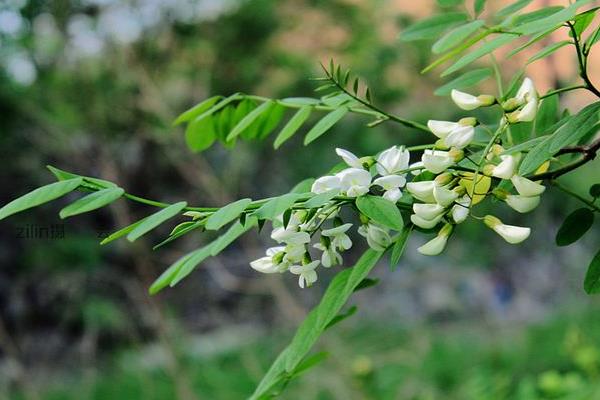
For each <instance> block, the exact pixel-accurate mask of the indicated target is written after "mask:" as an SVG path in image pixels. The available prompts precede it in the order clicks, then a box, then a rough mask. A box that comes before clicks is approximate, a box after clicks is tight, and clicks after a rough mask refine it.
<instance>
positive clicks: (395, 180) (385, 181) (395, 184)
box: [373, 175, 406, 190]
mask: <svg viewBox="0 0 600 400" xmlns="http://www.w3.org/2000/svg"><path fill="white" fill-rule="evenodd" d="M405 184H406V178H405V177H404V176H400V175H387V176H382V177H379V178H377V179H375V180H374V181H373V185H377V186H381V187H382V188H384V189H385V190H392V189H396V188H399V187H402V186H404V185H405Z"/></svg>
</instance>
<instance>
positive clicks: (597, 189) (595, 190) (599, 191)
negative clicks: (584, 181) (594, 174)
mask: <svg viewBox="0 0 600 400" xmlns="http://www.w3.org/2000/svg"><path fill="white" fill-rule="evenodd" d="M590 196H592V197H593V198H594V199H596V198H598V197H600V183H594V184H593V185H592V186H590Z"/></svg>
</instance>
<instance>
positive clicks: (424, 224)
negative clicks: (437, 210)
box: [410, 214, 444, 229]
mask: <svg viewBox="0 0 600 400" xmlns="http://www.w3.org/2000/svg"><path fill="white" fill-rule="evenodd" d="M443 216H444V215H443V214H440V215H438V216H437V217H435V218H433V219H431V220H429V219H425V218H423V217H420V216H418V215H417V214H413V215H411V216H410V221H411V222H412V223H413V224H415V225H416V226H418V227H419V228H423V229H431V228H433V227H434V226H436V225H437V224H438V223H439V222H440V221H441V220H442V217H443Z"/></svg>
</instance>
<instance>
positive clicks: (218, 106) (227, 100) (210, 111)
mask: <svg viewBox="0 0 600 400" xmlns="http://www.w3.org/2000/svg"><path fill="white" fill-rule="evenodd" d="M241 98H243V96H242V94H241V93H234V94H232V95H231V96H229V97H226V98H224V99H223V100H221V101H219V102H218V103H217V104H215V105H213V106H212V107H210V108H209V109H208V110H206V111H204V112H203V113H202V114H200V115H198V116H197V117H196V118H194V119H193V120H194V121H195V120H201V119H204V118H207V117H210V116H211V115H213V114H214V113H216V112H217V111H219V110H221V109H223V108H225V107H227V106H228V105H229V104H231V103H232V102H234V101H237V100H240V99H241Z"/></svg>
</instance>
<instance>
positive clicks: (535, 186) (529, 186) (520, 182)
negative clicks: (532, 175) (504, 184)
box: [510, 175, 546, 196]
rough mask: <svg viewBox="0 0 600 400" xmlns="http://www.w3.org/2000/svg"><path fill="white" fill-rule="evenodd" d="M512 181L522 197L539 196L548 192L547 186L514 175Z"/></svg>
mask: <svg viewBox="0 0 600 400" xmlns="http://www.w3.org/2000/svg"><path fill="white" fill-rule="evenodd" d="M510 181H511V182H512V184H513V186H514V187H515V189H517V192H519V194H520V195H521V196H539V195H541V194H542V193H544V190H546V187H545V186H543V185H540V184H539V183H536V182H533V181H531V180H529V179H527V178H524V177H522V176H518V175H514V176H513V177H512V178H510Z"/></svg>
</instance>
